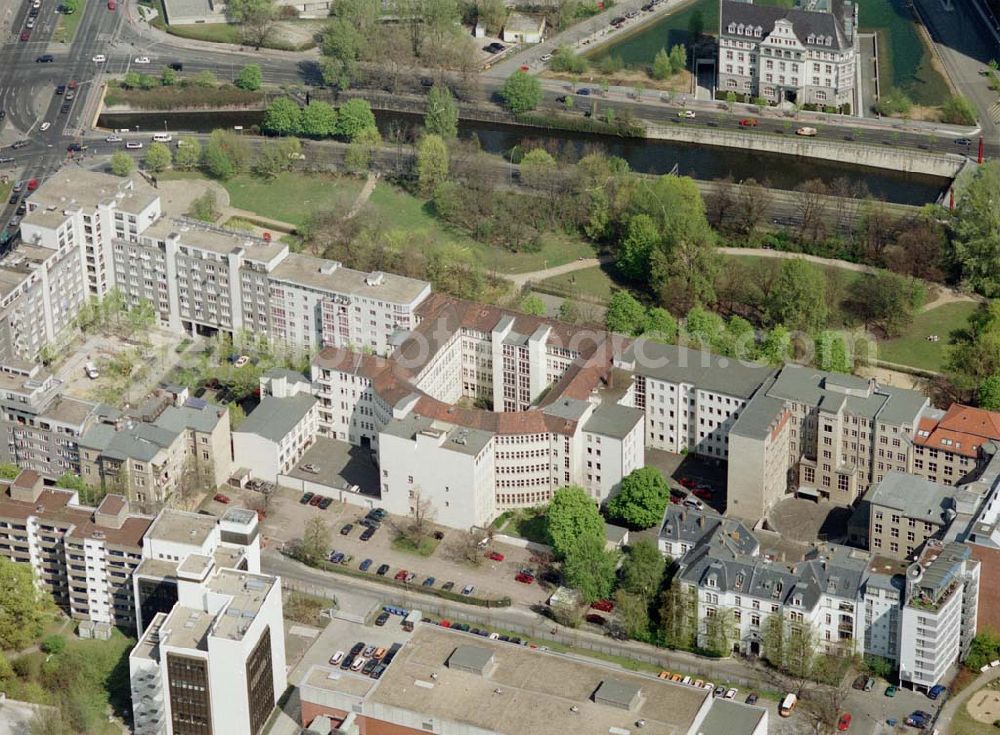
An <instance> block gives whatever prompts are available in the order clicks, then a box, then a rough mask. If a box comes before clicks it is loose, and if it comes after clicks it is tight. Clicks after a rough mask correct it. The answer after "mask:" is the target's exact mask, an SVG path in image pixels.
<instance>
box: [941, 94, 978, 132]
mask: <svg viewBox="0 0 1000 735" xmlns="http://www.w3.org/2000/svg"><path fill="white" fill-rule="evenodd" d="M941 119H942V120H943V121H944V122H946V123H950V124H952V125H973V124H975V122H976V109H975V108H974V107H973V106H972V103H971V102H969V100H967V99H966V98H965V97H961V96H956V97H951V98H949V99H948V101H947V102H945V103H944V105H942V106H941Z"/></svg>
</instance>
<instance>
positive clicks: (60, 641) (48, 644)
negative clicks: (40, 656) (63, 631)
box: [39, 633, 66, 654]
mask: <svg viewBox="0 0 1000 735" xmlns="http://www.w3.org/2000/svg"><path fill="white" fill-rule="evenodd" d="M39 648H41V649H42V651H44V652H45V653H51V654H60V653H62V652H63V651H65V650H66V639H65V638H64V637H63V636H61V635H59V634H58V633H52V634H51V635H47V636H45V637H44V638H42V642H41V644H40V645H39Z"/></svg>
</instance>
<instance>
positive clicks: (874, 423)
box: [728, 365, 928, 522]
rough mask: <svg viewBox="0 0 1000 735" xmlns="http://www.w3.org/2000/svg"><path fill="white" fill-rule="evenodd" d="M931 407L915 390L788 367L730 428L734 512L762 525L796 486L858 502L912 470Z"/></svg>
mask: <svg viewBox="0 0 1000 735" xmlns="http://www.w3.org/2000/svg"><path fill="white" fill-rule="evenodd" d="M927 405H928V399H927V397H926V396H924V395H923V394H921V393H917V392H916V391H911V390H902V389H899V388H891V387H887V386H882V385H879V384H878V383H877V382H876V381H874V380H866V379H863V378H857V377H853V376H849V375H839V374H835V373H824V372H822V371H819V370H814V369H812V368H806V367H801V366H797V365H786V366H785V367H784V368H782V369H781V370H780V372H778V374H777V375H776V376H774V377H773V378H769V379H768V380H767V382H765V383H764V385H762V386H761V387H760V389H758V391H757V392H756V393H755V394H754V396H753V398H752V399H751V400H750V401H749V403H748V404H747V408H746V410H745V411H744V413H743V415H742V416H740V417H739V418H738V419H737V420H736V422H735V424H734V425H733V427H732V430H731V431H730V437H729V439H730V442H729V444H730V446H729V452H730V455H729V456H730V462H729V478H728V479H729V483H728V504H729V511H730V512H731V513H732V514H734V515H736V516H738V517H740V518H745V519H748V520H753V521H755V522H756V520H757V519H759V518H761V517H762V516H764V515H766V513H767V512H768V510H770V508H771V507H772V506H773V505H774V503H776V502H777V501H778V500H780V499H781V498H782V497H784V496H785V495H786V494H787V493H788V492H789V491H790V490H791V489H796V491H797V492H798V493H799V494H800V495H809V496H812V497H818V498H825V499H830V500H833V501H835V502H838V503H841V504H845V505H847V504H850V503H853V502H854V500H855V499H856V498H858V497H859V496H860V495H862V494H863V493H864V492H865V491H867V490H868V488H869V487H870V486H871V485H872V484H873V483H877V482H880V481H881V480H882V478H883V477H885V475H886V474H888V473H889V472H892V471H893V470H899V471H903V472H906V471H908V470H909V469H910V457H911V453H910V448H911V443H912V441H913V437H914V435H915V433H916V427H917V422H918V420H919V417H920V415H921V413H922V412H923V411H924V409H925V408H926V407H927ZM785 446H787V448H788V453H787V455H785V457H786V459H785V461H782V460H781V450H782V447H785ZM744 468H749V469H750V470H751V471H749V472H744Z"/></svg>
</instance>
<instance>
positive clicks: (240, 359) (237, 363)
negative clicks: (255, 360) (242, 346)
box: [233, 355, 250, 368]
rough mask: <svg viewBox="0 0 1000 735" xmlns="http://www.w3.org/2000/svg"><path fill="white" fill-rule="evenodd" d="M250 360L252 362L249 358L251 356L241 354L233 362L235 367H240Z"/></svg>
mask: <svg viewBox="0 0 1000 735" xmlns="http://www.w3.org/2000/svg"><path fill="white" fill-rule="evenodd" d="M248 362H250V358H249V357H248V356H247V355H240V356H239V357H237V358H236V360H235V361H234V362H233V367H238V368H241V367H243V366H244V365H246V364H247V363H248Z"/></svg>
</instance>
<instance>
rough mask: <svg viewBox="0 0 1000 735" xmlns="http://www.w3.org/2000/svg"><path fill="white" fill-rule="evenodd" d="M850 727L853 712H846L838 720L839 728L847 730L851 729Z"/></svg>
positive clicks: (841, 730)
mask: <svg viewBox="0 0 1000 735" xmlns="http://www.w3.org/2000/svg"><path fill="white" fill-rule="evenodd" d="M850 727H851V713H850V712H845V713H844V714H842V715H841V716H840V720H839V721H838V722H837V729H838V730H840V732H844V731H845V730H849V729H850Z"/></svg>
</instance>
